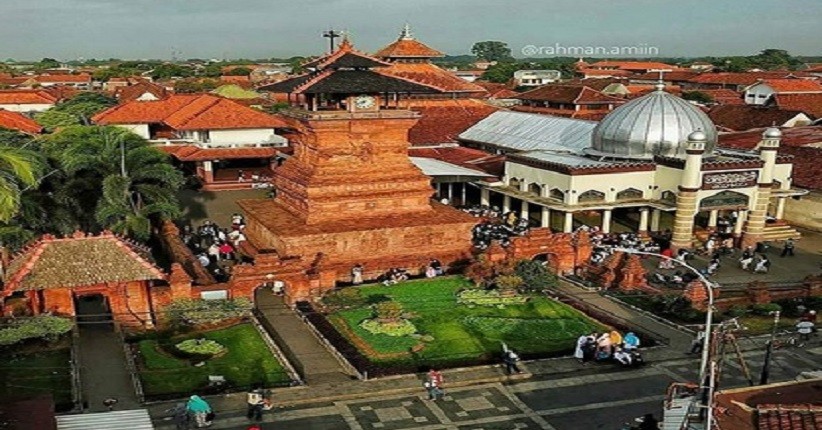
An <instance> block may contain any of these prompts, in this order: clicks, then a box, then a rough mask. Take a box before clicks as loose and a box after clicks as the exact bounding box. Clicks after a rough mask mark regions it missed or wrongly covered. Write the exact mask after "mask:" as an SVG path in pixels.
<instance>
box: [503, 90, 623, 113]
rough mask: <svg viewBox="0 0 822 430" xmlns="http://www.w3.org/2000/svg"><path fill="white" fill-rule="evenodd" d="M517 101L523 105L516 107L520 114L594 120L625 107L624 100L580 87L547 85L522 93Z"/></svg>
mask: <svg viewBox="0 0 822 430" xmlns="http://www.w3.org/2000/svg"><path fill="white" fill-rule="evenodd" d="M516 99H518V100H520V101H521V103H522V104H521V105H520V106H515V107H513V109H514V110H517V111H522V112H533V113H542V114H548V115H557V116H563V117H568V118H580V119H595V120H596V119H601V118H602V117H604V116H605V115H606V114H607V113H608V112H610V111H612V110H613V109H614V108H615V107H616V106H619V105H621V104H623V103H625V100H622V99H619V98H616V97H611V96H608V95H605V94H603V93H602V92H600V91H597V90H594V89H592V88H590V87H588V86H578V85H544V86H542V87H540V88H536V89H533V90H531V91H526V92H524V93H521V94H519V95H517V96H516Z"/></svg>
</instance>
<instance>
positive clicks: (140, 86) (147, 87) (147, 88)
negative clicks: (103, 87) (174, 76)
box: [114, 81, 170, 103]
mask: <svg viewBox="0 0 822 430" xmlns="http://www.w3.org/2000/svg"><path fill="white" fill-rule="evenodd" d="M145 93H150V94H152V95H154V97H157V98H158V99H164V98H166V97H168V96H169V94H170V92H169V91H168V90H166V89H165V87H163V86H160V85H157V84H154V83H151V82H146V81H141V82H138V83H136V84H134V85H128V86H124V87H117V89H116V90H115V91H114V96H115V97H117V100H119V101H120V103H126V102H130V101H135V100H137V99H138V98H140V96H142V95H143V94H145Z"/></svg>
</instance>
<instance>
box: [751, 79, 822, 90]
mask: <svg viewBox="0 0 822 430" xmlns="http://www.w3.org/2000/svg"><path fill="white" fill-rule="evenodd" d="M758 84H764V85H767V86H769V87H771V88H772V89H773V90H774V92H776V93H804V92H822V84H820V83H819V82H818V81H814V80H810V79H797V78H793V79H763V80H761V81H760V82H759V83H758ZM754 85H757V84H754Z"/></svg>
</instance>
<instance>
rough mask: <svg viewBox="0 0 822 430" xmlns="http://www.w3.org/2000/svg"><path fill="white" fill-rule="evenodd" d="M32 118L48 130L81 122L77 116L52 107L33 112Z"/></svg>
mask: <svg viewBox="0 0 822 430" xmlns="http://www.w3.org/2000/svg"><path fill="white" fill-rule="evenodd" d="M34 120H35V121H37V123H38V124H40V125H42V126H43V127H44V128H45V129H46V130H48V131H54V130H57V129H59V128H63V127H68V126H71V125H80V124H81V119H80V118H79V117H78V116H76V115H74V114H71V113H69V112H62V111H59V110H55V109H54V108H52V109H49V110H47V111H45V112H38V113H36V114H34Z"/></svg>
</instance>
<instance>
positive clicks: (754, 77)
mask: <svg viewBox="0 0 822 430" xmlns="http://www.w3.org/2000/svg"><path fill="white" fill-rule="evenodd" d="M790 77H812V75H809V74H807V73H801V72H738V73H736V72H716V73H700V74H699V75H697V76H694V77H693V78H691V79H689V80H688V82H691V83H695V84H714V85H744V86H748V85H752V84H755V83H756V82H757V81H759V80H760V79H785V78H790Z"/></svg>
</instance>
